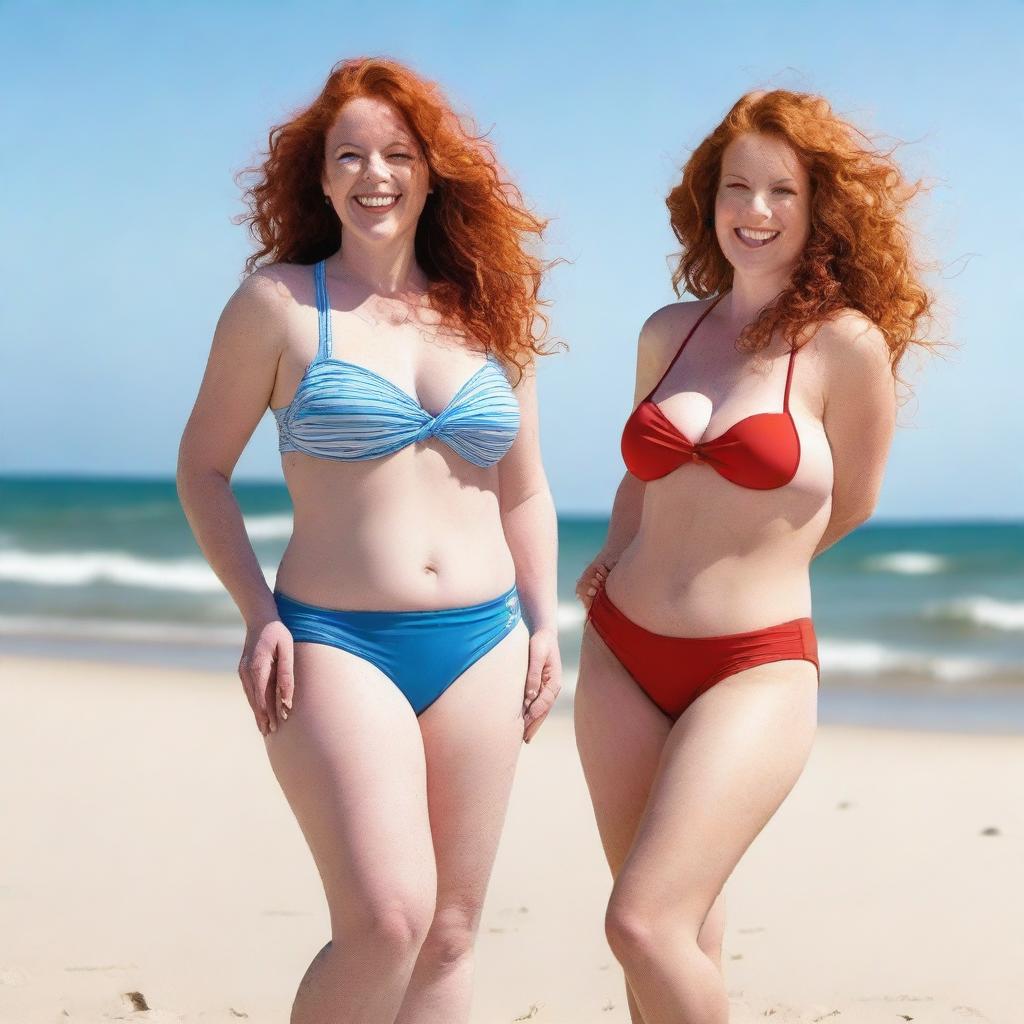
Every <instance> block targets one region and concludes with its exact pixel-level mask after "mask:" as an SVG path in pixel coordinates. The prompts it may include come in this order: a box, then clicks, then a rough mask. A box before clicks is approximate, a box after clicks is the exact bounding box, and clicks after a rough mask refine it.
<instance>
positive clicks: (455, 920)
mask: <svg viewBox="0 0 1024 1024" xmlns="http://www.w3.org/2000/svg"><path fill="white" fill-rule="evenodd" d="M481 910H482V907H481V905H480V903H479V902H478V901H476V900H472V899H469V900H457V901H455V902H442V903H439V904H438V907H437V910H436V911H435V913H434V919H433V921H432V922H431V925H430V930H429V931H428V932H427V937H426V939H425V940H424V943H423V952H422V954H421V955H423V956H429V957H430V959H431V961H432V962H433V963H435V964H436V965H438V966H441V967H451V966H454V965H456V964H459V963H462V962H464V961H466V960H468V959H469V958H470V957H472V955H473V945H474V943H475V941H476V933H477V929H478V928H479V926H480V914H481Z"/></svg>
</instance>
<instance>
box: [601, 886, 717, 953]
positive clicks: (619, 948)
mask: <svg viewBox="0 0 1024 1024" xmlns="http://www.w3.org/2000/svg"><path fill="white" fill-rule="evenodd" d="M698 930H699V929H698V928H697V926H696V925H695V924H694V925H693V926H691V924H690V923H689V922H688V921H687V917H686V913H685V912H684V911H683V910H682V908H678V907H664V906H659V905H658V904H657V903H654V902H652V901H651V900H650V899H643V898H639V897H637V896H634V895H628V894H626V893H623V892H621V891H618V890H613V892H612V897H611V899H610V900H609V902H608V910H607V912H606V914H605V936H606V938H607V939H608V945H609V946H610V947H611V950H612V952H613V953H614V954H615V957H616V959H617V960H618V961H619V963H621V964H622V965H623V966H624V967H628V966H635V967H642V966H645V965H650V964H652V963H655V962H657V961H659V960H661V959H663V958H664V957H665V956H666V955H671V956H673V957H677V956H679V955H680V954H681V953H682V952H683V951H684V949H685V947H686V945H687V943H689V944H690V945H692V947H693V949H694V950H696V949H697V932H698Z"/></svg>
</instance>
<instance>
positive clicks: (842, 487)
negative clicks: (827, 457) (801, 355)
mask: <svg viewBox="0 0 1024 1024" xmlns="http://www.w3.org/2000/svg"><path fill="white" fill-rule="evenodd" d="M814 343H815V344H816V345H817V346H819V347H820V348H821V352H822V357H823V360H824V367H825V389H824V413H823V418H822V419H823V425H824V428H825V435H826V437H827V438H828V443H829V447H830V448H831V450H832V463H833V474H834V483H833V487H832V494H833V506H834V507H838V508H839V509H840V510H842V509H854V510H858V511H862V512H864V513H867V514H870V512H871V510H872V509H873V508H874V506H875V503H876V501H877V500H878V494H879V492H880V491H881V488H882V479H883V477H884V475H885V465H886V462H887V460H888V457H889V449H890V447H891V445H892V439H893V434H894V433H895V429H896V380H895V377H894V375H893V372H892V368H891V365H890V361H889V346H888V345H887V344H886V341H885V336H884V335H883V334H882V332H881V331H880V330H879V329H878V328H877V327H876V326H875V325H874V324H873V323H871V321H869V320H868V319H867V318H866V317H864V316H861V315H860V314H852V313H851V314H848V315H844V316H842V317H840V318H838V319H837V320H835V321H833V322H831V323H829V324H826V325H824V326H823V327H822V329H821V330H820V331H819V333H818V336H817V337H816V338H815V339H814ZM840 514H842V512H840Z"/></svg>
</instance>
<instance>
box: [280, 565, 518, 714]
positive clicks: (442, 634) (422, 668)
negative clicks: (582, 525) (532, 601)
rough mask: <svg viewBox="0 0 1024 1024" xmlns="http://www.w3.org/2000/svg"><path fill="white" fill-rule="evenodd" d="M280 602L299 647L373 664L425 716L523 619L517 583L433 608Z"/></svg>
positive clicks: (283, 617)
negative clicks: (485, 596) (477, 600)
mask: <svg viewBox="0 0 1024 1024" xmlns="http://www.w3.org/2000/svg"><path fill="white" fill-rule="evenodd" d="M274 601H275V602H276V604H277V613H278V615H280V616H281V621H282V622H283V623H284V624H285V625H286V626H287V627H288V630H289V631H290V632H291V634H292V638H293V639H294V640H295V641H296V642H305V643H313V644H327V645H328V646H330V647H338V648H340V649H341V650H343V651H348V652H349V653H351V654H355V655H357V656H358V657H360V658H363V659H365V660H366V661H368V662H370V664H372V665H375V666H376V667H377V668H379V669H380V670H381V672H383V673H384V675H386V676H387V677H388V678H389V679H390V680H391V681H392V682H393V683H394V684H395V686H397V687H398V688H399V690H401V691H402V693H404V694H405V697H406V699H407V700H408V701H409V703H410V704H411V705H412V709H413V711H414V712H415V713H416V714H417V715H419V714H422V712H424V711H425V710H426V709H427V708H428V707H430V705H431V704H433V703H434V701H435V700H437V698H438V697H440V696H441V694H442V693H444V691H445V690H447V689H448V687H449V686H451V685H452V683H454V682H455V680H456V679H458V678H459V676H461V675H462V673H463V672H465V671H466V669H468V668H469V667H470V665H472V664H473V663H474V662H475V661H477V660H479V659H480V658H482V657H483V656H484V655H485V654H486V653H487V652H488V651H489V650H490V649H491V648H492V647H494V646H495V645H496V644H497V643H499V642H500V641H501V640H502V638H503V637H505V636H506V635H507V634H508V633H510V632H511V631H512V630H513V629H514V628H515V625H516V623H517V622H519V620H520V619H521V618H522V613H521V610H520V607H519V594H518V592H517V590H516V587H515V584H513V585H512V587H511V588H509V589H508V590H507V591H505V593H504V594H501V595H500V596H498V597H494V598H491V600H489V601H484V602H482V603H481V604H472V605H467V606H465V607H462V608H438V609H431V610H429V611H396V612H381V611H343V610H340V609H337V608H320V607H318V606H317V605H315V604H305V603H304V602H302V601H296V600H295V599H294V598H292V597H288V595H287V594H282V593H281V592H280V591H279V590H275V591H274Z"/></svg>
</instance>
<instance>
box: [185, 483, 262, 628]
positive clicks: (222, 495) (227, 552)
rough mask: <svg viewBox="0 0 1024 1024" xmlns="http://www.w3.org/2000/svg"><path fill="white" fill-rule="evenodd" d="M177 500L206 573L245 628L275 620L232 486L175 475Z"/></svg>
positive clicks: (260, 570)
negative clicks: (215, 580) (213, 577)
mask: <svg viewBox="0 0 1024 1024" xmlns="http://www.w3.org/2000/svg"><path fill="white" fill-rule="evenodd" d="M177 484H178V498H179V500H180V501H181V507H182V509H183V510H184V512H185V518H186V519H187V520H188V524H189V526H190V527H191V528H192V533H193V534H194V536H195V538H196V543H198V545H199V548H200V550H201V551H202V552H203V555H204V556H205V558H206V560H207V562H209V563H210V568H211V569H213V571H214V573H215V574H216V575H217V578H218V579H219V580H220V581H221V583H223V584H224V587H225V588H226V589H227V591H228V593H229V594H230V595H231V597H232V598H233V599H234V602H235V604H236V605H237V606H238V610H239V611H240V612H241V613H242V618H243V619H245V621H246V623H253V622H267V621H269V620H271V619H275V618H277V608H276V606H275V604H274V597H273V594H272V592H271V590H270V588H269V587H268V586H267V581H266V579H265V578H264V576H263V570H262V569H261V568H260V564H259V561H258V560H257V558H256V552H255V551H253V549H252V544H250V542H249V536H248V534H247V533H246V532H245V523H244V522H243V520H242V510H241V509H240V508H239V506H238V501H237V500H236V498H235V495H234V492H233V491H232V490H231V484H230V482H229V481H228V480H227V479H225V477H223V476H222V475H221V474H220V473H217V472H214V471H204V472H190V471H179V472H178V477H177Z"/></svg>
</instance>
